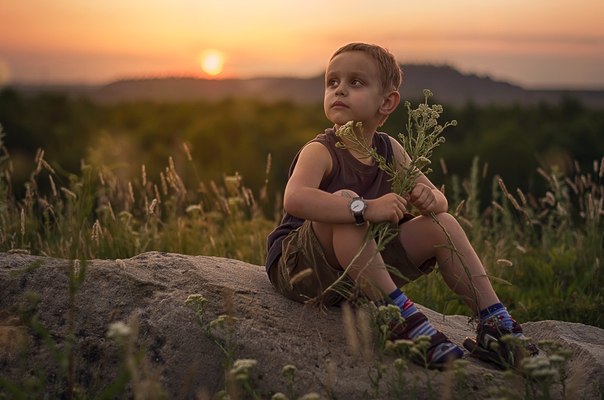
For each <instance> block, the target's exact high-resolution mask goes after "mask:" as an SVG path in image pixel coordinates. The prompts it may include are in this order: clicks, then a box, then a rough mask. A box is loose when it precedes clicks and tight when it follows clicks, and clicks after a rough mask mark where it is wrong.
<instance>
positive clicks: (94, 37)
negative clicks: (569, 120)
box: [0, 0, 604, 89]
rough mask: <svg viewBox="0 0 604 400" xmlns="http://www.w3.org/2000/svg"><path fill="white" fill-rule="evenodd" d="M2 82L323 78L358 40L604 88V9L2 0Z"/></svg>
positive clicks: (485, 68)
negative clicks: (212, 55) (215, 73)
mask: <svg viewBox="0 0 604 400" xmlns="http://www.w3.org/2000/svg"><path fill="white" fill-rule="evenodd" d="M0 21H1V22H0V84H2V83H7V82H37V83H39V82H43V83H53V82H60V83H65V82H80V83H107V82H110V81H112V80H115V79H119V78H127V77H144V76H165V75H195V76H203V72H202V71H201V69H200V65H199V60H198V58H199V54H200V53H202V52H203V51H204V50H205V49H207V48H214V49H217V50H220V51H221V52H222V53H224V55H225V66H224V72H223V74H222V75H220V76H223V77H225V76H236V77H249V76H267V75H268V76H283V75H290V76H311V75H316V74H319V73H321V72H322V70H323V68H324V66H325V63H326V60H327V59H328V57H329V56H330V54H331V53H332V52H333V51H334V50H335V49H336V48H337V47H339V46H340V45H342V44H344V43H347V42H351V41H366V42H372V43H378V44H381V45H383V46H385V47H387V48H389V49H390V50H391V51H392V52H393V53H394V54H395V55H396V56H397V58H398V59H399V61H400V62H401V63H407V62H413V63H439V64H442V63H446V64H450V65H453V66H454V67H456V68H458V69H460V70H461V71H463V72H474V73H478V74H481V75H483V74H487V75H490V76H491V77H493V78H495V79H503V80H508V81H511V82H513V83H516V84H519V85H522V86H525V87H544V86H549V87H583V88H595V89H604V73H603V72H602V71H604V1H603V0H594V1H587V0H531V1H526V0H522V1H520V0H506V1H501V0H495V1H470V0H455V1H453V0H431V1H430V2H421V1H414V2H411V1H406V0H321V1H319V0H274V1H268V0H254V1H244V0H221V1H214V0H145V1H142V0H122V1H115V0H105V1H98V0H86V1H82V0H53V1H51V0H2V1H1V2H0Z"/></svg>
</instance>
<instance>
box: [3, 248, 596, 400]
mask: <svg viewBox="0 0 604 400" xmlns="http://www.w3.org/2000/svg"><path fill="white" fill-rule="evenodd" d="M70 271H72V274H71V275H72V277H73V276H76V277H77V276H83V277H84V279H83V281H82V283H81V285H80V286H79V287H78V288H77V290H74V291H72V293H73V296H70V284H69V276H70ZM74 273H75V275H74ZM82 274H83V275H82ZM73 281H77V279H75V280H73ZM194 294H199V295H201V296H203V297H204V298H205V299H206V300H207V303H206V304H205V307H204V314H203V321H202V323H201V324H200V323H198V322H197V320H196V314H195V312H194V309H193V308H192V307H191V305H186V304H185V301H186V300H187V298H188V297H189V296H190V295H194ZM422 310H423V311H424V312H425V313H426V314H427V315H428V317H429V318H430V320H431V321H432V322H433V324H434V325H435V326H436V327H437V328H438V329H440V330H442V331H443V332H444V333H445V334H447V335H448V336H449V338H450V339H451V340H452V341H454V342H456V343H458V344H461V343H462V341H463V339H464V338H465V337H466V336H472V337H473V336H474V333H473V329H474V328H473V327H472V326H471V325H470V324H469V323H468V318H467V317H464V316H446V317H445V316H443V315H441V314H439V313H437V312H435V311H432V310H429V309H426V308H422ZM229 313H230V314H232V315H233V316H234V317H235V318H236V321H235V323H234V325H233V329H232V338H233V340H231V341H230V343H233V346H232V349H231V350H228V349H227V351H226V352H225V351H223V350H222V349H221V348H220V346H219V345H218V343H219V342H220V339H224V338H225V335H226V333H224V331H219V330H214V336H211V335H208V333H207V329H208V326H209V324H210V322H211V321H214V320H216V319H217V318H218V317H219V316H220V315H228V314H229ZM342 314H343V308H340V307H334V308H330V309H328V310H324V311H320V310H317V309H314V308H310V307H304V306H303V305H301V304H298V303H295V302H292V301H290V300H287V299H285V298H283V297H282V296H280V295H278V294H277V293H275V292H274V291H273V289H272V287H271V285H270V283H269V282H268V279H267V277H266V273H265V271H264V267H262V266H256V265H250V264H247V263H244V262H241V261H236V260H230V259H225V258H219V257H207V256H185V255H179V254H166V253H159V252H149V253H144V254H141V255H138V256H136V257H133V258H130V259H124V260H91V261H89V262H87V263H74V262H73V261H69V260H64V259H56V258H45V257H37V256H30V255H26V254H7V253H0V397H2V393H3V392H4V393H7V394H9V395H10V394H11V393H15V392H14V391H15V390H26V391H27V393H30V394H31V393H36V390H37V391H38V392H40V393H45V394H47V395H48V396H49V397H51V398H55V397H61V396H65V395H66V393H65V390H66V388H67V387H74V388H75V389H76V390H78V391H81V392H83V393H85V394H86V396H87V397H95V396H98V395H100V394H101V393H104V392H105V393H107V392H108V391H111V390H113V389H111V388H112V387H113V386H110V385H111V384H112V383H113V384H114V385H115V391H116V393H118V394H117V395H115V396H113V397H137V398H150V397H153V396H155V395H157V394H158V393H159V392H158V390H160V388H161V390H162V391H163V392H164V394H165V395H166V397H168V398H175V399H189V398H201V399H203V398H211V397H212V396H214V395H215V394H216V393H218V392H219V391H220V390H222V389H224V388H225V379H224V377H225V373H224V370H223V365H224V364H225V361H226V360H227V355H228V354H231V353H232V354H231V355H232V356H233V357H234V358H238V359H253V360H255V361H256V365H255V366H254V367H253V368H252V375H251V379H252V380H253V386H252V387H253V389H254V390H255V392H256V393H257V394H258V395H259V398H263V399H264V398H269V399H270V398H271V396H272V395H273V394H274V393H275V392H283V393H287V392H288V384H287V380H286V379H285V377H284V376H283V374H282V368H283V367H284V366H285V365H288V364H293V365H295V366H296V367H297V372H296V373H295V379H294V385H293V392H294V393H295V394H296V396H301V395H303V394H306V393H310V392H316V393H318V394H319V395H320V396H321V398H329V397H331V398H338V399H360V398H366V397H371V396H373V398H391V397H392V398H396V397H394V396H391V395H390V392H389V390H390V389H389V383H392V382H401V381H400V380H398V381H397V380H396V379H393V378H392V376H393V375H392V374H393V371H394V369H393V367H392V363H393V360H394V358H393V357H392V356H385V357H384V358H383V363H384V364H385V365H388V370H387V371H386V372H385V377H384V378H383V379H382V380H381V382H380V385H379V392H376V389H375V387H374V386H372V384H371V381H370V379H369V375H370V374H372V376H376V375H375V374H376V369H375V365H376V362H375V357H376V355H375V354H374V355H373V357H367V356H366V353H367V352H364V351H362V349H361V351H359V353H358V354H355V353H354V352H353V350H352V349H351V347H350V346H349V345H348V344H347V341H346V333H345V329H344V326H345V324H344V323H343V318H342ZM118 322H121V323H123V324H115V323H118ZM112 324H114V325H112ZM110 326H112V333H114V334H116V335H118V336H117V337H114V338H109V337H108V332H109V328H110ZM36 327H38V328H36ZM523 327H524V329H525V332H526V333H527V335H529V336H531V337H533V338H534V339H537V340H541V339H548V340H553V341H555V342H557V343H560V344H562V345H563V347H564V348H565V349H567V350H569V351H571V352H572V355H571V357H570V359H569V362H568V364H567V373H568V379H567V386H566V391H567V398H588V399H589V398H601V396H602V395H603V393H604V361H603V360H604V330H602V329H599V328H595V327H591V326H587V325H582V324H576V323H568V322H561V321H538V322H530V323H525V324H524V325H523ZM120 328H121V330H120ZM128 332H130V333H129V335H128ZM220 332H222V333H220ZM227 332H228V330H227ZM120 333H122V334H126V336H123V337H120V336H119V334H120ZM129 338H130V339H131V340H129ZM70 341H71V342H73V349H74V351H73V352H70V351H69V350H68V349H69V343H70ZM361 347H362V346H361ZM70 354H73V362H72V363H69V362H67V360H68V358H69V357H68V356H69V355H70ZM364 354H365V356H364ZM466 359H467V360H468V361H469V363H468V365H467V366H466V367H465V368H464V369H463V372H464V373H465V375H466V378H465V380H461V379H459V378H455V376H454V375H455V372H453V371H445V372H438V371H425V370H423V369H422V368H420V367H417V366H415V365H412V364H410V365H409V366H408V372H407V373H406V374H405V375H404V377H405V379H406V387H405V393H407V394H408V395H409V397H411V398H429V397H431V398H461V397H463V398H487V397H489V396H490V391H491V390H493V389H496V390H499V392H500V393H501V391H502V390H507V391H512V392H514V391H515V392H514V393H519V394H520V395H523V394H524V387H525V386H524V385H525V384H526V383H527V381H526V380H525V379H524V378H523V377H522V376H521V375H520V374H517V373H514V374H511V375H510V374H509V373H505V372H502V371H500V370H498V369H496V368H494V367H493V366H492V365H489V364H486V363H483V362H480V361H477V360H475V359H473V358H471V357H466ZM68 365H73V366H74V368H73V369H72V370H70V369H69V368H68ZM126 371H130V378H131V380H130V383H129V384H128V385H126V386H125V387H123V386H124V385H125V383H124V382H126V378H127V377H128V375H126V374H125V373H126ZM70 377H71V378H70ZM426 379H428V380H429V385H428V383H427V382H426ZM7 382H9V383H10V385H14V386H10V385H8V384H7ZM36 382H37V383H36ZM36 385H38V386H36ZM11 388H13V389H11ZM15 388H16V389H15ZM11 390H13V391H11ZM233 390H234V389H233ZM552 390H553V392H552V393H553V397H554V398H556V397H560V395H559V394H560V392H561V390H562V386H561V385H559V384H557V385H553V386H552ZM239 393H240V394H241V395H242V396H243V394H242V392H239ZM369 395H370V396H369ZM575 395H576V397H574V396H575ZM389 396H390V397H389ZM34 397H35V396H34ZM38 397H42V396H38Z"/></svg>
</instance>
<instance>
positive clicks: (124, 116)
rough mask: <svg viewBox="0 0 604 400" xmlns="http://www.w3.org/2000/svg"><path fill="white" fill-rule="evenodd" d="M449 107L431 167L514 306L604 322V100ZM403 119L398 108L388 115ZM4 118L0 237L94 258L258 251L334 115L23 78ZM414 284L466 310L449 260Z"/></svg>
mask: <svg viewBox="0 0 604 400" xmlns="http://www.w3.org/2000/svg"><path fill="white" fill-rule="evenodd" d="M401 109H402V107H401ZM403 112H404V110H400V111H397V113H403ZM443 118H444V119H446V120H450V119H457V120H458V121H459V125H458V126H457V127H452V128H450V129H449V130H448V131H447V134H446V139H447V143H446V144H445V145H444V146H441V147H439V148H438V149H437V150H436V151H435V153H434V160H437V159H438V158H439V157H444V158H445V159H446V165H445V163H444V162H441V168H440V169H439V168H436V166H434V165H433V166H434V167H435V168H434V169H435V170H436V169H439V171H434V173H432V175H431V178H432V180H433V181H434V182H435V183H437V184H440V183H443V184H444V186H443V187H444V190H445V193H446V195H447V197H448V198H449V204H450V205H451V208H452V209H451V212H452V213H454V214H455V215H457V217H458V218H459V219H460V221H461V222H462V223H463V224H464V225H465V226H466V230H467V233H468V235H469V236H470V239H471V241H472V242H473V244H474V245H475V247H476V249H477V251H478V253H479V254H480V255H481V257H482V258H483V260H484V262H485V265H486V266H487V269H488V271H489V273H490V275H491V276H492V278H493V280H494V282H495V286H496V290H497V292H498V293H499V294H500V296H501V298H502V300H503V301H504V302H505V303H506V304H507V305H508V306H509V308H510V309H511V311H512V312H513V314H514V315H515V317H516V318H517V319H518V320H520V321H521V322H523V321H528V320H540V319H559V320H565V321H577V322H583V323H587V324H591V325H595V326H599V327H604V318H603V316H602V315H601V313H600V312H599V310H601V309H602V308H603V307H604V293H603V292H602V289H601V288H602V287H604V285H603V284H604V274H603V273H602V267H601V263H602V261H601V260H602V259H603V234H602V232H603V231H604V229H602V228H603V227H602V225H603V223H602V219H603V218H602V217H603V215H602V214H603V211H602V210H603V205H602V202H603V200H602V199H603V191H604V189H603V178H604V167H603V166H602V160H601V157H602V154H604V137H602V135H601V134H600V133H601V132H602V131H603V130H604V111H602V110H591V109H586V108H583V107H582V106H581V105H580V104H577V103H575V102H573V101H571V100H568V101H566V102H564V103H563V104H560V105H557V106H552V105H541V106H538V107H534V108H518V107H488V108H480V109H479V108H477V107H476V106H472V105H468V106H466V107H465V108H463V109H457V110H455V109H452V108H447V111H446V112H445V113H443ZM405 120H406V117H403V114H395V115H393V116H391V118H390V119H389V121H388V124H390V125H387V126H385V127H384V130H385V131H388V132H392V133H394V132H399V131H401V127H400V126H398V125H397V124H400V121H405ZM0 122H1V123H2V124H3V125H4V130H5V131H6V133H7V135H8V136H7V137H6V138H4V140H5V141H6V143H7V146H6V147H7V149H6V148H5V149H4V152H3V155H2V157H1V158H0V196H1V200H0V250H1V251H10V250H15V249H21V250H26V251H29V252H31V253H32V254H42V255H48V256H53V257H64V258H72V259H92V258H127V257H131V256H134V255H136V254H139V253H141V252H144V251H149V250H158V251H167V252H176V253H183V254H205V255H217V256H224V257H230V258H237V259H241V260H244V261H247V262H251V263H255V264H263V263H264V258H265V238H266V235H267V234H268V233H269V232H270V230H271V229H272V228H273V227H274V225H275V224H276V221H277V219H278V218H279V215H280V213H281V207H280V203H279V201H280V197H281V194H280V190H282V188H283V186H284V182H285V179H286V174H287V167H288V166H289V162H290V160H291V157H292V156H293V154H294V153H295V151H297V150H298V148H299V146H300V145H301V144H303V143H304V142H305V141H306V140H308V139H310V138H311V137H313V136H314V135H315V134H316V133H317V132H319V131H320V130H321V129H323V128H324V127H325V126H326V125H325V120H324V118H323V116H322V110H321V107H320V105H308V106H297V105H293V104H290V103H277V104H272V105H269V104H261V103H256V102H252V101H237V100H229V101H224V102H220V103H216V104H211V103H187V104H154V103H129V104H121V105H97V104H92V103H89V102H86V101H84V100H76V99H70V98H68V97H66V96H63V95H59V94H55V95H53V94H44V95H37V96H33V97H24V96H22V95H20V94H18V93H17V92H14V91H11V90H4V91H2V92H0ZM38 147H40V148H42V149H44V150H38V151H37V153H36V155H35V156H34V155H30V152H32V151H33V152H35V148H38ZM488 149H491V150H488ZM520 150H521V151H520ZM516 151H518V152H516ZM9 154H10V155H9ZM476 154H480V155H481V158H483V159H486V160H487V161H488V168H487V163H484V164H482V163H481V162H480V160H479V159H477V158H475V157H474V156H475V155H476ZM267 156H269V157H268V159H267ZM574 158H576V160H577V161H574V162H571V160H573V159H574ZM470 159H473V162H472V163H471V165H470V163H469V161H467V160H470ZM32 160H33V163H32ZM560 160H562V161H560ZM567 161H568V162H567ZM435 164H436V163H435ZM539 164H541V167H539ZM515 170H518V173H514V171H515ZM237 171H241V172H243V171H244V174H243V176H241V175H239V174H238V173H237ZM460 171H464V172H460ZM489 171H491V172H489ZM493 172H496V173H497V174H498V175H493ZM506 175H507V176H506ZM500 176H501V177H502V178H500ZM244 182H245V185H244ZM518 182H523V183H518ZM250 188H252V189H250ZM516 188H519V189H518V190H516ZM407 291H408V292H409V293H410V295H411V296H413V297H414V298H415V300H416V301H417V302H419V303H421V304H424V305H426V306H428V307H430V308H433V309H436V310H438V311H441V312H445V313H461V314H467V313H468V311H467V310H466V308H465V306H463V305H462V304H461V302H460V301H459V300H457V299H455V298H453V297H452V296H451V295H450V291H449V290H444V284H443V282H442V279H441V278H440V276H439V275H438V274H432V275H431V276H429V277H428V278H427V279H421V280H419V281H418V282H415V283H413V284H411V285H410V286H409V287H408V289H407Z"/></svg>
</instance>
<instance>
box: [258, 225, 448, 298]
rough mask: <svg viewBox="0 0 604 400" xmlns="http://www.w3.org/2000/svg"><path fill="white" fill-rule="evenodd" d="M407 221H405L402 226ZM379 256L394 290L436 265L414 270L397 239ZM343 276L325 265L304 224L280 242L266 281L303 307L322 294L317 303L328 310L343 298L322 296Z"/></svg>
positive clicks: (346, 279) (315, 240) (329, 294)
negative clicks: (268, 280) (278, 256)
mask: <svg viewBox="0 0 604 400" xmlns="http://www.w3.org/2000/svg"><path fill="white" fill-rule="evenodd" d="M409 219H410V218H409V217H408V218H406V219H405V220H403V221H402V223H404V222H406V221H408V220H409ZM381 255H382V258H383V259H384V262H385V263H386V265H388V266H390V267H391V268H393V269H395V270H396V271H392V272H391V273H390V275H391V276H392V279H393V280H394V283H395V284H396V285H397V286H398V287H402V286H404V285H405V284H407V283H409V282H411V281H413V280H415V279H417V278H419V277H420V276H422V275H426V274H428V273H430V272H431V271H432V270H433V269H434V265H435V264H436V259H434V258H431V259H429V260H427V261H426V262H424V263H423V264H422V265H421V266H420V267H416V266H415V265H414V263H413V262H412V261H411V260H410V259H409V257H408V256H407V252H406V251H405V249H404V248H403V246H402V244H401V243H400V241H399V240H398V239H397V238H394V239H392V240H391V241H390V242H389V243H388V244H387V245H386V248H385V249H384V250H383V251H382V252H381ZM306 270H308V271H306ZM343 272H344V271H343V270H342V269H339V268H336V267H334V266H332V265H331V264H329V262H328V261H327V259H326V258H325V253H324V252H323V248H322V247H321V243H320V242H319V239H318V238H317V236H316V235H315V232H314V231H313V229H312V222H311V221H305V222H304V224H303V225H302V226H301V227H300V228H298V229H296V230H294V231H292V232H290V233H289V234H288V235H287V236H286V237H285V239H283V243H282V255H281V257H280V258H279V260H277V261H276V262H275V263H274V264H273V265H272V266H271V268H270V269H269V279H270V281H271V283H272V285H273V286H274V287H275V289H276V290H277V291H278V292H279V293H281V294H283V295H284V296H285V297H287V298H289V299H291V300H295V301H298V302H301V303H304V302H306V301H307V300H311V299H315V298H317V297H318V296H319V295H321V294H322V299H321V303H322V304H323V305H325V306H331V305H335V304H338V303H339V302H340V301H342V300H343V299H344V297H343V296H342V295H341V294H340V293H338V292H337V291H333V290H330V291H328V292H325V293H323V292H324V291H325V289H327V288H328V287H329V286H330V285H331V284H332V283H334V282H335V281H336V280H337V279H338V278H339V277H340V276H341V275H342V273H343ZM399 274H400V275H401V276H398V275H399ZM343 281H344V284H346V283H348V284H350V287H352V286H353V285H354V283H353V282H352V278H350V277H349V276H345V277H344V278H343Z"/></svg>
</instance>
